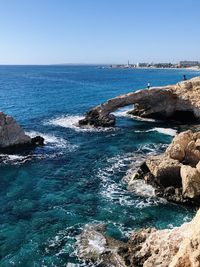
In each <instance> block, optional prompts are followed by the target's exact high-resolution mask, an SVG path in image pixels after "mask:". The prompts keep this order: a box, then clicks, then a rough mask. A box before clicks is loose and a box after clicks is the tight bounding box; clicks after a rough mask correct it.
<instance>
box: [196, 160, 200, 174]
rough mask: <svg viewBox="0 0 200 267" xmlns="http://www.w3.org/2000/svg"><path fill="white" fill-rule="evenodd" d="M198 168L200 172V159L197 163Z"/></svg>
mask: <svg viewBox="0 0 200 267" xmlns="http://www.w3.org/2000/svg"><path fill="white" fill-rule="evenodd" d="M196 169H197V171H198V172H199V173H200V161H199V162H198V163H197V165H196Z"/></svg>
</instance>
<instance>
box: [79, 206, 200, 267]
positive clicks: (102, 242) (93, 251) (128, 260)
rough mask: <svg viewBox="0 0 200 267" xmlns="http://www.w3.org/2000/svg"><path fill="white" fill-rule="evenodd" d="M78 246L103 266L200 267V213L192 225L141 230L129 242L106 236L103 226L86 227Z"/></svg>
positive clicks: (87, 258) (82, 255)
mask: <svg viewBox="0 0 200 267" xmlns="http://www.w3.org/2000/svg"><path fill="white" fill-rule="evenodd" d="M77 247H78V253H79V256H80V258H83V259H84V260H85V261H86V262H87V263H88V264H89V263H91V262H95V263H96V264H97V265H95V266H99V267H108V266H114V267H125V266H131V267H156V266H157V267H199V266H200V210H199V211H198V212H197V214H196V216H195V217H194V219H193V220H192V221H191V222H190V223H184V224H183V225H181V226H180V227H176V228H173V229H164V230H157V229H155V228H147V229H141V230H139V231H135V232H133V233H132V234H131V235H130V237H129V240H128V242H127V243H123V242H119V241H117V240H114V239H112V238H110V237H108V236H106V235H105V228H104V227H103V226H102V225H100V226H99V225H96V226H94V225H93V226H86V228H85V229H84V231H83V232H82V234H81V235H80V236H79V239H78V241H77Z"/></svg>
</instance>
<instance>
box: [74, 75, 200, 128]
mask: <svg viewBox="0 0 200 267" xmlns="http://www.w3.org/2000/svg"><path fill="white" fill-rule="evenodd" d="M133 104H134V105H135V108H134V110H133V111H132V112H129V113H130V114H132V115H136V116H140V117H144V118H153V119H160V120H175V121H183V122H188V123H192V122H194V121H200V77H196V78H193V79H191V80H188V81H183V82H180V83H178V84H176V85H169V86H164V87H155V88H151V89H149V90H138V91H136V92H133V93H128V94H125V95H120V96H118V97H115V98H112V99H110V100H108V101H107V102H105V103H103V104H101V105H99V106H97V107H95V108H93V109H91V110H90V111H89V112H88V113H87V114H86V117H85V118H84V119H83V120H80V121H79V125H80V126H83V125H91V126H95V127H99V126H102V127H110V126H114V125H115V116H114V115H113V114H111V113H112V112H113V111H115V110H116V109H118V108H120V107H124V106H127V105H133Z"/></svg>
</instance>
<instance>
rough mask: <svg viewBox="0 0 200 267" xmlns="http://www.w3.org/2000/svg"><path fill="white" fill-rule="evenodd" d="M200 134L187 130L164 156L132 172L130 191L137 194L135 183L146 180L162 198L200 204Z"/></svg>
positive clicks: (151, 160)
mask: <svg viewBox="0 0 200 267" xmlns="http://www.w3.org/2000/svg"><path fill="white" fill-rule="evenodd" d="M199 135H200V132H195V133H193V132H192V131H191V130H188V131H185V132H182V133H180V134H178V135H177V136H175V138H174V139H173V141H172V143H171V144H170V145H169V147H168V148H167V149H166V151H165V152H164V153H163V154H161V155H157V156H151V157H149V158H147V159H146V161H145V162H144V163H143V164H142V165H141V167H140V168H139V170H138V171H137V172H135V173H133V175H132V179H130V181H131V182H129V183H128V184H129V186H128V188H129V189H130V190H131V191H133V192H135V190H134V188H133V183H132V181H133V180H137V179H143V180H144V181H145V182H146V183H147V184H151V185H152V186H154V188H155V193H156V195H157V196H159V197H164V198H166V199H167V200H169V201H173V202H181V203H187V204H192V205H199V204H200V147H199ZM130 185H131V186H130Z"/></svg>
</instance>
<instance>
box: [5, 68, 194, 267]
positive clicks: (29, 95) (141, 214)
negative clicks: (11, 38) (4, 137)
mask: <svg viewBox="0 0 200 267" xmlns="http://www.w3.org/2000/svg"><path fill="white" fill-rule="evenodd" d="M185 73H186V74H187V77H188V78H190V77H194V76H197V75H198V72H194V71H187V72H185V71H183V70H139V69H138V70H131V69H124V70H123V69H121V70H120V69H99V68H97V67H95V66H87V67H86V66H84V67H83V66H1V67H0V107H1V110H2V111H4V112H6V113H8V114H10V115H13V116H14V117H15V118H16V119H17V121H19V122H20V124H21V125H22V126H23V127H24V129H25V130H26V132H28V133H29V134H31V135H34V134H36V133H37V134H38V133H39V134H40V135H43V136H44V138H45V140H46V145H45V147H43V148H37V149H36V150H35V151H32V152H31V153H30V154H29V156H31V159H30V158H27V157H26V156H27V155H26V154H24V155H10V156H9V160H7V161H5V162H3V163H1V165H0V224H1V226H0V266H2V267H5V266H6V267H7V266H22V267H26V266H28V267H29V266H66V265H67V264H68V263H74V264H78V265H74V266H86V265H84V263H81V262H79V261H78V259H77V257H76V248H75V247H74V242H75V241H76V236H77V235H78V234H79V233H80V232H81V229H83V227H84V225H86V224H87V223H106V224H107V226H108V227H107V232H108V234H109V235H111V236H113V237H116V238H119V239H122V240H126V238H127V236H128V233H129V232H130V231H131V230H132V229H136V228H140V227H149V226H156V227H158V228H164V227H173V226H177V225H180V224H182V223H183V222H184V221H187V220H190V218H191V217H192V215H193V212H192V211H191V210H189V209H187V208H185V207H181V206H177V205H172V204H169V203H166V202H164V201H163V200H161V199H157V198H154V197H150V196H149V197H139V196H136V195H134V194H132V193H129V192H128V191H127V190H126V185H125V184H124V183H123V182H122V178H123V177H124V176H125V175H126V173H127V171H128V169H129V167H130V164H136V163H137V162H136V161H137V160H136V159H138V160H140V159H141V157H144V156H146V155H148V154H151V153H155V152H161V151H163V150H164V149H165V147H166V145H167V144H168V143H169V142H170V141H171V139H172V135H173V133H174V132H173V131H172V130H170V129H171V126H170V125H166V124H161V123H157V122H146V121H136V120H133V119H131V118H129V117H126V116H124V112H123V110H120V111H117V112H116V115H117V125H116V127H115V128H113V129H107V130H92V129H79V128H78V127H77V126H76V123H77V122H78V120H79V119H80V118H81V117H82V116H83V114H84V113H85V112H86V111H87V110H88V109H90V108H91V107H93V106H94V105H97V104H99V103H101V102H103V101H105V100H107V99H108V98H111V97H114V96H116V95H119V94H122V93H127V92H130V91H134V90H137V89H139V88H143V87H146V85H147V82H150V83H151V84H152V85H153V86H157V85H159V86H160V85H166V84H173V83H176V82H178V81H180V80H181V79H182V76H183V74H185ZM175 130H177V129H175ZM68 266H69V265H68Z"/></svg>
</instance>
